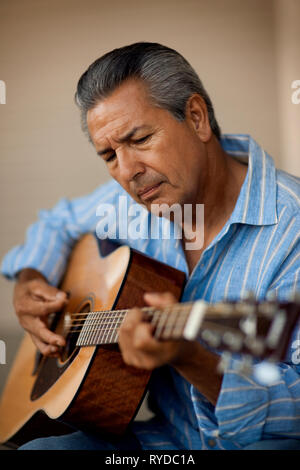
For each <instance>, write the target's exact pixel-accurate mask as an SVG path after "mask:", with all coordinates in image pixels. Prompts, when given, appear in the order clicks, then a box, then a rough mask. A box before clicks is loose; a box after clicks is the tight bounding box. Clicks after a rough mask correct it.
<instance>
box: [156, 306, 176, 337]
mask: <svg viewBox="0 0 300 470" xmlns="http://www.w3.org/2000/svg"><path fill="white" fill-rule="evenodd" d="M171 309H172V307H167V308H165V309H164V310H159V312H160V315H159V318H158V322H157V325H156V329H155V333H154V337H155V338H158V339H159V338H161V337H162V334H163V330H164V327H165V324H166V321H167V319H168V313H169V311H170V310H171Z"/></svg>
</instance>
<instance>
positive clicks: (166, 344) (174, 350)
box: [119, 292, 197, 370]
mask: <svg viewBox="0 0 300 470" xmlns="http://www.w3.org/2000/svg"><path fill="white" fill-rule="evenodd" d="M144 299H145V301H146V303H147V304H148V305H150V306H153V307H157V308H164V307H167V306H169V305H172V304H174V303H176V302H177V301H176V299H175V297H174V296H173V295H172V294H171V293H169V292H166V293H147V294H145V296H144ZM153 332H154V326H153V325H151V323H149V322H146V321H145V318H144V315H143V312H142V311H141V310H140V309H138V308H134V309H132V310H130V311H129V312H128V313H127V315H126V317H125V319H124V322H123V324H122V326H121V328H120V331H119V346H120V350H121V353H122V356H123V360H124V362H125V363H126V364H128V365H131V366H134V367H137V368H141V369H146V370H153V369H155V368H156V367H160V366H162V365H165V364H169V365H174V366H176V365H179V364H181V363H183V362H184V361H185V360H187V358H188V357H191V354H193V352H195V350H196V348H197V343H196V342H195V341H186V340H183V339H182V340H173V341H166V340H163V341H158V340H157V339H155V338H154V337H153Z"/></svg>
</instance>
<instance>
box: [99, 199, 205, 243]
mask: <svg viewBox="0 0 300 470" xmlns="http://www.w3.org/2000/svg"><path fill="white" fill-rule="evenodd" d="M96 215H97V216H98V217H100V220H99V222H98V223H97V226H96V234H97V237H98V238H100V239H105V238H110V239H113V240H114V239H118V240H122V239H123V240H128V239H131V240H138V239H143V240H147V239H155V240H158V239H164V240H166V239H168V240H169V239H171V238H175V239H183V238H184V240H185V249H186V250H200V249H201V248H203V244H204V204H196V205H192V204H184V206H183V208H182V207H181V205H180V204H172V205H171V206H169V205H168V204H152V205H151V209H150V212H148V211H147V210H146V209H145V208H144V207H143V206H141V205H140V204H137V203H135V204H132V203H129V204H128V198H127V197H126V196H119V200H118V204H106V203H101V204H100V205H99V206H98V208H97V211H96ZM166 219H167V220H166ZM170 221H172V223H170Z"/></svg>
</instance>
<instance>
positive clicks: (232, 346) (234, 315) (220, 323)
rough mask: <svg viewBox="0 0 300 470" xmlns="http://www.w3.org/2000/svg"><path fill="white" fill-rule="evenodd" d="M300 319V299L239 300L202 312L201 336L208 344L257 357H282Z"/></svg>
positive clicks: (214, 306)
mask: <svg viewBox="0 0 300 470" xmlns="http://www.w3.org/2000/svg"><path fill="white" fill-rule="evenodd" d="M299 318H300V302H299V301H297V300H296V301H294V302H292V301H291V302H277V300H276V299H272V300H265V301H263V302H257V301H256V300H255V299H254V298H253V297H248V298H247V299H245V300H243V301H238V302H220V303H216V304H213V305H210V306H209V307H208V308H207V312H206V313H205V314H204V315H203V319H202V321H201V324H200V327H199V331H198V335H197V336H198V337H199V338H200V339H201V340H202V341H204V343H206V344H207V345H208V346H209V347H211V348H213V349H216V350H220V351H227V352H230V353H240V354H242V355H244V356H246V357H247V356H248V357H253V358H257V359H271V360H272V361H280V360H283V359H284V357H285V354H286V350H287V347H288V345H289V341H290V338H291V335H292V332H293V330H294V328H295V326H296V323H297V320H298V319H299Z"/></svg>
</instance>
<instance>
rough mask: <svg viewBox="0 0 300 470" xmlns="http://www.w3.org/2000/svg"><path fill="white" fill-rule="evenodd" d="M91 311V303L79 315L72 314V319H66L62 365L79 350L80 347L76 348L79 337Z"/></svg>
mask: <svg viewBox="0 0 300 470" xmlns="http://www.w3.org/2000/svg"><path fill="white" fill-rule="evenodd" d="M90 311H91V306H90V304H89V303H87V304H85V305H84V307H83V308H81V310H80V311H79V312H78V313H76V314H71V316H70V318H66V319H65V323H66V327H65V328H66V336H65V340H66V346H65V347H64V348H63V350H62V353H61V355H60V360H59V362H60V363H65V362H66V361H67V360H68V359H69V358H70V357H71V356H72V355H73V354H74V352H75V351H77V350H78V346H76V343H77V340H78V336H79V335H80V332H81V328H82V326H83V324H84V320H85V319H86V317H87V315H88V313H89V312H90ZM85 314H86V315H85Z"/></svg>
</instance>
